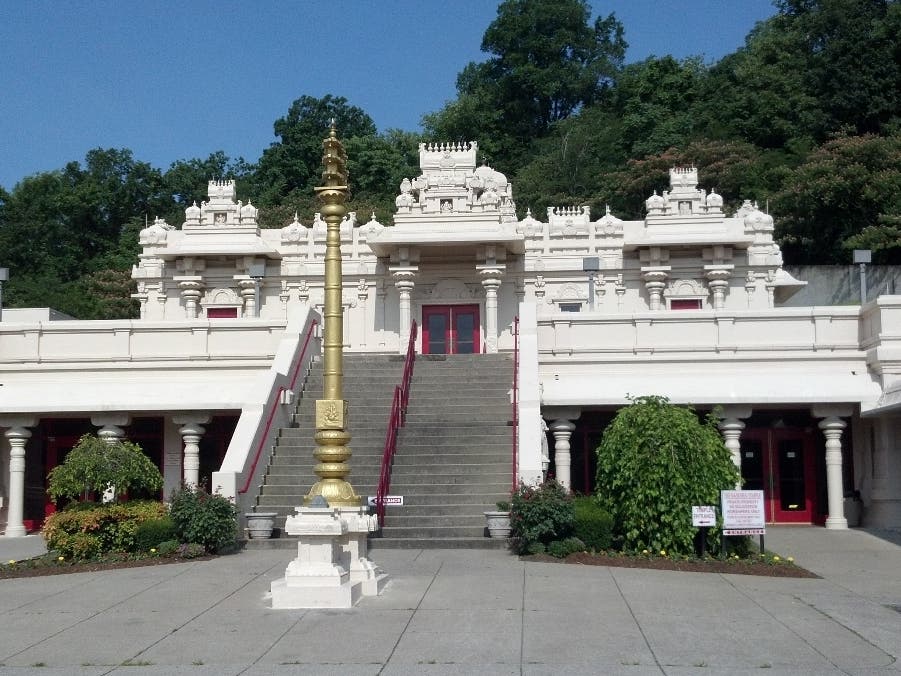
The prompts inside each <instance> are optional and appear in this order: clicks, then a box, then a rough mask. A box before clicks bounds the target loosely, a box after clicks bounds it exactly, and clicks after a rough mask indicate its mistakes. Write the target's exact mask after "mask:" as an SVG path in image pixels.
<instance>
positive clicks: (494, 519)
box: [485, 512, 510, 538]
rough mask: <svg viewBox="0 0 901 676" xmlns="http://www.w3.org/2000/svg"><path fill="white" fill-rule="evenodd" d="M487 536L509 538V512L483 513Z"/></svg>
mask: <svg viewBox="0 0 901 676" xmlns="http://www.w3.org/2000/svg"><path fill="white" fill-rule="evenodd" d="M485 519H486V521H487V522H488V535H490V536H491V537H493V538H508V537H510V512H485Z"/></svg>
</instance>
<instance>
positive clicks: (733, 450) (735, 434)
mask: <svg viewBox="0 0 901 676" xmlns="http://www.w3.org/2000/svg"><path fill="white" fill-rule="evenodd" d="M719 428H720V432H721V433H722V435H723V440H724V442H725V445H726V448H728V449H729V454H730V455H731V456H732V462H733V464H734V465H735V468H736V469H737V470H738V474H739V480H738V483H737V484H736V485H735V489H736V490H740V489H741V478H740V477H741V442H740V441H739V439H740V438H741V433H742V430H744V429H745V424H744V423H743V422H742V421H741V420H739V419H738V418H723V420H721V421H720V423H719Z"/></svg>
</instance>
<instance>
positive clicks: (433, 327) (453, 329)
mask: <svg viewBox="0 0 901 676" xmlns="http://www.w3.org/2000/svg"><path fill="white" fill-rule="evenodd" d="M479 350H480V347H479V306H478V305H426V306H423V308H422V354H477V353H478V352H479Z"/></svg>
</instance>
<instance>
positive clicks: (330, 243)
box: [304, 120, 360, 507]
mask: <svg viewBox="0 0 901 676" xmlns="http://www.w3.org/2000/svg"><path fill="white" fill-rule="evenodd" d="M322 148H323V155H322V164H323V167H324V169H323V172H322V180H323V184H324V185H322V186H321V187H318V188H316V193H317V196H318V197H319V200H320V202H321V203H322V207H321V214H322V218H323V220H325V223H326V226H327V230H326V239H325V307H324V310H323V320H324V322H323V323H324V331H325V335H324V341H323V348H322V352H323V357H322V359H323V374H324V383H323V393H322V399H318V400H317V401H316V434H315V436H314V439H315V440H316V445H317V448H316V450H315V451H314V452H313V457H315V458H316V460H318V461H319V462H318V463H317V464H316V465H315V466H314V467H313V471H314V472H315V473H316V476H317V477H319V481H317V482H316V483H315V484H314V485H313V487H312V488H311V489H310V492H309V494H308V495H307V496H306V497H305V498H304V504H307V505H309V504H310V502H311V501H312V500H313V499H314V498H315V497H316V496H318V495H321V496H322V497H323V498H325V500H326V501H327V502H328V504H329V505H330V506H332V507H359V506H360V496H358V495H357V494H356V492H355V491H354V488H353V486H351V485H350V483H349V482H348V481H347V480H346V479H345V477H346V476H347V475H348V474H349V473H350V466H349V465H348V462H347V461H348V460H349V459H350V456H351V451H350V448H349V447H348V445H347V444H348V443H349V442H350V434H349V433H348V432H347V430H346V426H347V402H346V401H345V400H344V396H343V392H342V379H343V377H344V356H343V348H344V312H343V308H342V301H341V291H342V286H343V282H342V274H341V221H342V220H343V219H344V215H345V214H346V213H347V207H346V206H345V204H344V203H345V202H346V201H347V193H348V187H347V185H348V181H347V153H345V152H344V146H343V145H342V144H341V141H339V140H338V134H337V133H336V131H335V121H334V120H332V124H331V130H330V131H329V135H328V138H326V139H325V140H324V141H323V142H322Z"/></svg>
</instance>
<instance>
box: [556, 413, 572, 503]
mask: <svg viewBox="0 0 901 676" xmlns="http://www.w3.org/2000/svg"><path fill="white" fill-rule="evenodd" d="M575 429H576V426H575V424H573V423H572V422H570V421H569V420H566V419H564V418H561V419H558V420H555V421H554V422H552V423H551V424H550V430H551V434H553V435H554V467H555V469H556V473H557V481H559V482H560V485H561V486H563V487H564V488H565V489H566V490H567V491H569V490H570V486H571V485H572V473H571V469H570V468H571V466H572V458H571V456H570V452H569V451H570V445H569V440H570V438H571V437H572V433H573V430H575Z"/></svg>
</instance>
